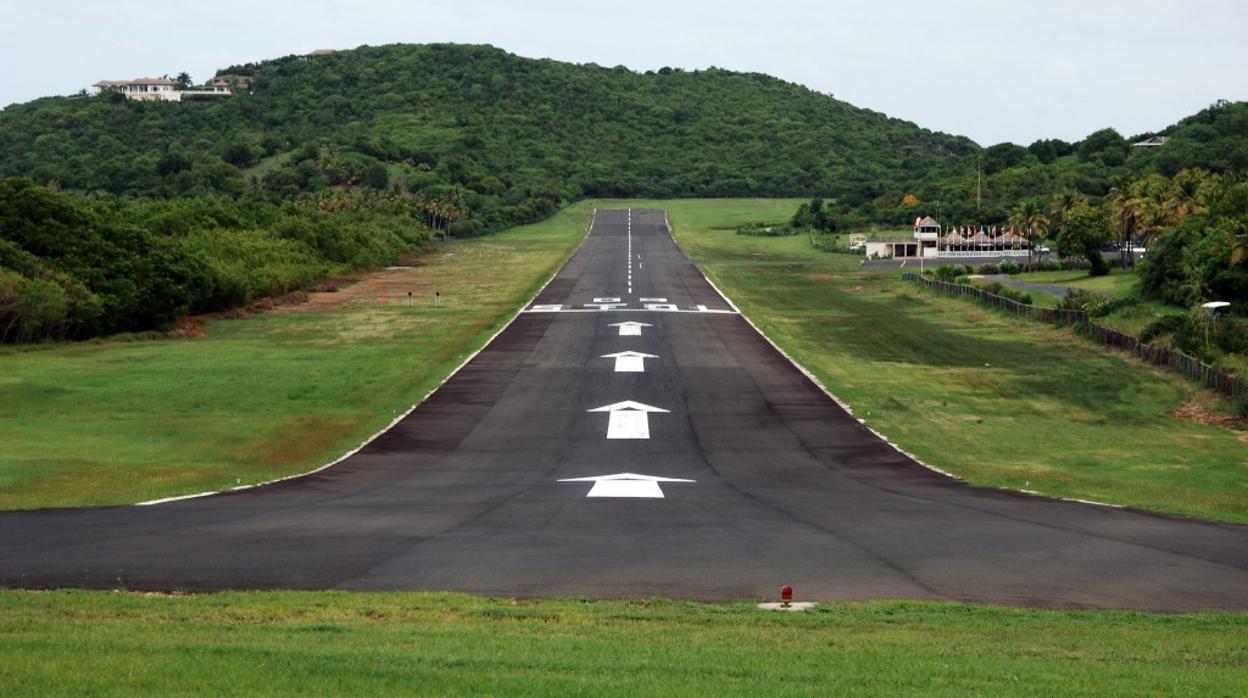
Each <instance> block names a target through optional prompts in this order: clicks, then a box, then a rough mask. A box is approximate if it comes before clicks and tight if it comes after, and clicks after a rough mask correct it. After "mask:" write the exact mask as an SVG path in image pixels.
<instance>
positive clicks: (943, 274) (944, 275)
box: [936, 264, 967, 281]
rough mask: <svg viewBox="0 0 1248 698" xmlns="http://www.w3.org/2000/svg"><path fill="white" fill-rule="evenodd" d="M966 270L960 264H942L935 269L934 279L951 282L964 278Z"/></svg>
mask: <svg viewBox="0 0 1248 698" xmlns="http://www.w3.org/2000/svg"><path fill="white" fill-rule="evenodd" d="M966 273H967V268H966V267H964V266H962V265H961V264H952V265H951V264H942V265H940V266H939V267H936V278H937V279H940V280H941V281H953V280H954V279H956V278H958V277H959V276H966Z"/></svg>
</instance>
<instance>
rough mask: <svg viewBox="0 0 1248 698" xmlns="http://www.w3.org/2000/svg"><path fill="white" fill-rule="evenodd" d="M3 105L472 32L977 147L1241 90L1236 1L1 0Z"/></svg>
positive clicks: (465, 37)
mask: <svg viewBox="0 0 1248 698" xmlns="http://www.w3.org/2000/svg"><path fill="white" fill-rule="evenodd" d="M0 10H3V12H2V13H0V14H2V15H3V21H0V65H2V66H4V70H3V71H0V105H7V104H11V103H14V102H24V101H27V100H30V99H33V98H35V97H40V96H43V95H49V94H69V93H72V92H76V91H77V90H79V89H81V88H83V87H86V86H88V85H90V84H91V83H93V82H95V81H96V80H100V79H120V78H133V77H140V76H148V75H161V74H165V73H168V74H171V75H172V74H176V73H177V72H178V71H181V70H186V71H188V72H189V73H190V74H191V76H192V77H193V78H194V79H195V80H197V81H201V80H203V79H205V78H208V77H210V76H211V75H212V73H213V72H215V70H216V69H217V68H224V67H226V66H228V65H230V64H234V63H243V62H248V61H253V60H260V59H265V58H273V57H277V56H282V55H286V54H290V53H305V52H307V51H310V50H312V49H317V48H337V49H343V48H352V47H355V46H359V45H361V44H371V45H378V44H387V43H396V42H410V43H428V42H442V41H451V42H465V43H489V44H494V45H496V46H499V47H501V48H504V49H506V50H508V51H511V52H513V53H518V54H521V55H524V56H533V57H549V58H557V59H560V60H568V61H574V62H578V63H591V62H592V63H598V64H600V65H605V66H614V65H621V64H622V65H626V66H628V67H630V68H633V69H635V70H646V69H654V68H660V67H662V66H665V65H670V66H680V67H683V68H704V67H707V66H712V65H714V66H719V67H722V68H730V69H734V70H745V71H758V72H764V73H769V74H771V75H775V76H777V77H781V78H784V79H786V80H790V81H793V82H797V83H801V84H803V85H806V86H808V87H810V88H812V89H815V90H818V91H820V92H830V93H832V94H834V95H836V96H837V97H838V98H840V99H844V100H847V101H849V102H852V103H853V104H856V105H858V106H861V107H867V108H870V109H875V110H877V111H882V112H885V113H887V114H889V115H891V116H897V117H901V118H905V119H909V120H911V121H915V122H917V123H918V124H920V125H922V126H926V127H928V128H932V129H937V130H941V131H947V132H951V133H957V134H961V135H966V136H970V137H971V138H973V139H975V140H976V141H978V142H980V143H981V144H983V145H990V144H993V143H997V142H1000V141H1006V140H1008V141H1014V142H1017V143H1021V144H1027V143H1030V142H1031V141H1033V140H1035V139H1036V138H1052V137H1057V138H1063V139H1066V140H1077V139H1079V138H1082V137H1083V136H1085V135H1087V134H1088V133H1090V132H1092V131H1094V130H1096V129H1099V128H1102V127H1105V126H1113V127H1115V128H1117V129H1118V130H1120V131H1122V132H1123V133H1124V135H1127V136H1130V135H1133V134H1136V133H1141V132H1144V131H1149V130H1153V129H1159V128H1162V127H1164V126H1167V125H1169V124H1171V123H1173V122H1174V121H1176V120H1178V119H1179V118H1182V117H1184V116H1186V115H1189V114H1191V113H1193V112H1195V111H1198V110H1199V109H1201V108H1203V107H1205V106H1208V105H1209V104H1210V103H1212V102H1213V101H1215V100H1217V99H1231V100H1242V99H1245V98H1248V71H1245V67H1246V66H1248V40H1246V39H1245V34H1246V33H1248V2H1242V0H1132V1H1125V0H1123V1H1120V0H1047V1H1046V0H1033V1H1030V2H1022V1H1017V0H995V1H990V0H983V1H980V0H927V1H926V2H903V1H901V0H854V1H852V2H843V1H841V0H824V1H823V2H815V1H807V0H749V1H744V0H718V1H716V2H679V1H678V0H668V1H666V2H653V1H651V0H633V1H624V2H621V1H619V0H616V1H613V2H609V3H605V2H604V3H594V2H572V1H571V0H525V1H522V2H503V1H501V0H408V1H401V0H360V1H358V2H349V1H347V0H297V1H296V0H250V1H248V2H240V1H238V0H196V1H195V2H185V1H183V0H162V1H148V0H0Z"/></svg>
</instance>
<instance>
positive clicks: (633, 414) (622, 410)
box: [585, 400, 668, 439]
mask: <svg viewBox="0 0 1248 698" xmlns="http://www.w3.org/2000/svg"><path fill="white" fill-rule="evenodd" d="M585 411H586V412H608V413H610V415H611V417H610V419H609V420H608V421H607V438H608V439H648V438H650V413H651V412H660V413H664V414H666V413H667V412H668V410H665V409H663V408H661V407H653V406H651V405H644V404H642V403H640V402H634V401H632V400H625V401H623V402H617V403H615V404H613V405H603V406H602V407H595V408H594V409H592V410H585Z"/></svg>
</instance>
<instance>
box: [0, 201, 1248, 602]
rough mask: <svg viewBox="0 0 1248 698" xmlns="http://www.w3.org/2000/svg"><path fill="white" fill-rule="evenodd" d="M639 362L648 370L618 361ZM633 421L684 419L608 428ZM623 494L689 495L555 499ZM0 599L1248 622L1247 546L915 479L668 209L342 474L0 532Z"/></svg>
mask: <svg viewBox="0 0 1248 698" xmlns="http://www.w3.org/2000/svg"><path fill="white" fill-rule="evenodd" d="M630 221H631V223H630ZM630 249H631V253H630ZM630 282H631V292H630ZM613 298H619V299H620V300H619V303H621V304H622V305H618V306H617V305H613V303H615V301H612V300H610V299H613ZM644 299H650V300H644ZM660 299H661V300H660ZM594 304H597V305H594ZM647 304H648V305H649V306H650V309H645V306H646V305H647ZM621 322H640V323H644V324H645V325H647V326H645V327H640V328H638V329H639V331H640V334H629V335H622V334H621V333H622V332H623V331H627V328H621V327H618V326H615V324H616V323H621ZM629 351H633V352H638V353H643V354H647V355H650V356H649V357H644V356H643V357H638V356H635V355H625V356H623V357H610V358H602V357H604V355H612V354H617V353H619V352H629ZM617 361H619V362H620V364H621V365H620V368H623V369H637V368H638V365H637V364H638V363H639V362H640V364H641V368H642V369H644V370H642V371H637V370H628V371H620V372H617V371H616V367H617ZM628 401H633V402H635V403H637V404H638V405H644V406H649V407H653V408H658V409H661V410H665V411H662V412H659V411H655V412H645V411H642V409H639V408H636V407H635V406H632V407H633V408H632V409H624V410H622V411H619V412H617V413H611V412H609V411H603V412H593V411H590V410H592V409H594V408H599V407H603V406H608V405H613V404H617V403H621V402H623V403H625V406H626V407H630V405H629V403H628ZM609 436H614V437H617V438H608V437H609ZM643 436H648V438H641V437H643ZM626 437H631V438H626ZM619 473H634V474H642V475H649V476H659V477H665V478H673V479H678V480H688V481H691V482H654V481H646V480H638V479H624V480H620V481H615V482H600V483H594V482H588V481H575V482H561V480H565V479H574V480H575V479H579V478H586V477H594V476H602V475H612V474H619ZM660 493H661V494H662V495H663V496H662V498H659V497H656V496H655V495H656V494H660ZM590 494H594V495H634V496H592V497H591V496H587V495H590ZM638 495H640V496H638ZM0 581H2V582H3V583H5V584H7V585H11V586H28V587H48V586H66V585H69V586H86V587H113V586H117V585H123V586H126V587H129V588H134V589H148V588H152V589H169V588H181V589H191V590H194V589H220V588H226V587H230V588H326V587H332V588H346V589H451V590H459V591H468V592H480V593H488V594H504V595H520V596H557V595H584V596H595V597H622V596H645V595H654V594H661V595H666V596H674V597H686V598H695V599H706V600H723V599H740V598H762V597H774V595H775V593H776V590H777V588H778V587H780V586H781V585H782V584H786V583H787V584H792V585H794V586H795V587H796V589H797V592H798V596H800V597H803V598H814V599H828V600H831V599H873V598H914V599H964V600H975V601H987V602H999V603H1006V604H1027V605H1037V606H1057V607H1130V608H1141V609H1166V610H1186V609H1246V608H1248V527H1236V526H1225V525H1214V524H1206V523H1199V522H1192V521H1183V520H1177V519H1172V518H1168V517H1164V516H1157V515H1150V514H1143V513H1136V512H1131V511H1124V510H1118V509H1112V508H1107V507H1103V506H1093V505H1084V504H1077V503H1072V502H1062V501H1053V500H1047V499H1042V498H1036V497H1028V496H1024V495H1015V494H1009V493H1005V492H999V491H993V490H981V489H975V488H972V487H968V486H966V485H963V484H960V483H958V482H956V481H953V480H951V479H949V478H946V477H944V476H941V475H939V474H937V473H934V472H932V471H929V470H927V469H925V468H923V467H921V466H919V465H918V464H915V463H914V462H912V461H910V460H909V459H908V458H906V457H905V456H903V455H902V454H900V453H898V452H897V451H896V450H894V449H893V448H892V447H890V446H888V445H887V444H885V443H883V442H882V441H880V440H879V439H877V438H876V437H875V436H873V435H872V434H871V432H870V431H868V430H867V429H866V428H864V427H863V426H862V425H860V424H859V423H858V422H857V421H856V420H855V419H854V418H852V417H850V416H849V415H848V414H846V413H845V412H844V411H843V410H842V409H841V408H839V407H838V406H837V405H836V403H835V402H833V401H832V400H831V399H829V398H828V397H827V396H826V395H824V394H823V393H822V392H821V391H820V390H819V389H818V388H817V387H816V386H814V385H813V384H812V383H811V382H809V381H808V380H807V379H806V378H805V377H803V376H802V374H801V373H800V372H799V371H798V370H797V369H796V368H794V367H793V366H792V365H791V364H789V363H788V362H787V361H785V360H784V359H783V358H782V357H781V356H780V355H779V354H778V353H777V352H776V351H775V350H774V349H773V348H772V347H771V346H770V345H769V344H767V343H766V341H765V340H764V339H763V338H761V337H760V336H759V335H758V334H757V333H755V332H754V330H753V329H751V327H750V326H749V324H747V322H746V321H745V319H744V318H742V317H741V316H739V315H737V314H735V313H734V312H732V310H731V307H730V306H729V304H728V303H727V302H725V301H724V299H723V298H721V297H720V296H719V295H718V294H717V293H716V292H715V290H714V289H713V288H711V287H710V286H709V285H708V284H707V283H706V282H705V280H704V279H703V278H702V276H701V275H700V274H699V273H698V271H697V269H696V268H695V267H694V266H693V265H692V264H691V263H690V262H689V260H688V259H687V258H686V257H685V256H684V255H683V254H682V253H681V252H680V250H679V249H678V248H677V247H676V246H675V244H674V243H673V242H672V240H671V238H670V237H669V235H668V234H667V232H666V228H665V226H664V222H663V214H662V213H661V212H659V211H652V210H633V211H631V213H630V212H626V211H622V210H621V211H604V212H600V213H599V215H598V217H597V222H596V224H595V225H594V228H593V233H592V234H591V235H590V237H589V238H588V240H587V242H586V243H585V245H584V246H583V247H582V248H581V250H580V251H579V252H578V253H577V254H576V255H575V256H574V257H573V259H572V260H571V261H570V262H569V263H568V265H567V266H566V268H564V269H563V271H562V272H561V273H560V274H559V275H558V276H557V277H556V278H555V280H554V281H553V282H552V283H551V284H550V285H549V286H548V287H547V288H546V289H545V291H544V292H543V293H542V294H541V295H540V297H539V298H538V299H537V301H536V302H535V304H534V305H533V306H532V307H531V309H530V310H529V311H527V312H525V313H524V314H522V315H521V316H520V317H519V318H518V319H517V320H516V322H514V323H513V324H512V325H511V326H510V327H509V328H508V329H506V330H505V331H504V332H503V333H502V334H501V335H499V337H498V338H497V339H496V340H495V341H494V342H493V343H491V344H490V345H489V346H488V347H487V348H486V350H485V351H483V352H482V353H481V354H480V355H479V356H478V357H477V358H476V359H475V360H474V361H472V362H471V363H470V364H468V365H467V366H466V367H465V368H464V369H463V370H462V371H460V372H459V373H458V374H457V375H456V376H455V377H454V378H453V379H452V380H451V381H449V382H448V383H447V384H446V385H445V386H444V387H443V388H442V389H441V390H439V391H438V392H437V393H436V394H435V395H434V396H432V397H431V398H430V399H429V400H428V401H427V402H426V403H425V404H424V405H422V406H421V407H420V408H418V409H417V410H416V411H414V412H413V413H412V414H411V415H410V416H408V417H407V418H406V419H405V420H403V421H402V422H400V423H399V424H398V425H397V426H396V427H394V428H393V429H392V430H390V431H389V432H387V433H386V434H385V435H383V436H382V437H380V438H378V439H377V440H376V441H374V442H373V443H372V444H371V445H370V446H368V447H367V448H365V449H363V450H362V451H361V452H359V453H358V454H357V455H355V456H353V457H351V458H350V459H348V460H346V461H344V462H343V463H342V464H340V465H338V466H336V467H333V468H331V469H329V470H325V471H322V472H320V473H318V474H315V475H312V476H309V477H305V478H300V479H295V480H290V481H287V482H284V483H281V484H277V485H274V486H270V487H264V488H257V489H252V490H245V491H241V492H236V493H232V494H227V495H220V496H213V497H205V498H200V499H191V500H185V501H179V502H170V503H167V504H159V505H155V506H149V507H117V508H110V509H97V510H51V511H37V512H23V513H4V514H0Z"/></svg>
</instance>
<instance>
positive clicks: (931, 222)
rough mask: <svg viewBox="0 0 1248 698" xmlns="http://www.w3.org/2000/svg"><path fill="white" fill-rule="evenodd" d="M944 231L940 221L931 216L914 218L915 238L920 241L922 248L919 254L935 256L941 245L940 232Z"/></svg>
mask: <svg viewBox="0 0 1248 698" xmlns="http://www.w3.org/2000/svg"><path fill="white" fill-rule="evenodd" d="M941 232H943V231H942V230H941V228H940V223H939V222H937V220H936V219H935V218H932V217H931V216H924V217H922V218H915V219H914V239H915V240H918V241H919V245H920V246H921V247H922V249H920V250H919V254H920V255H922V256H924V257H935V256H936V252H937V248H939V247H940V234H941Z"/></svg>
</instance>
